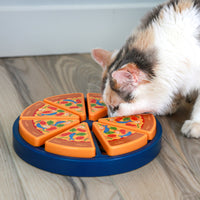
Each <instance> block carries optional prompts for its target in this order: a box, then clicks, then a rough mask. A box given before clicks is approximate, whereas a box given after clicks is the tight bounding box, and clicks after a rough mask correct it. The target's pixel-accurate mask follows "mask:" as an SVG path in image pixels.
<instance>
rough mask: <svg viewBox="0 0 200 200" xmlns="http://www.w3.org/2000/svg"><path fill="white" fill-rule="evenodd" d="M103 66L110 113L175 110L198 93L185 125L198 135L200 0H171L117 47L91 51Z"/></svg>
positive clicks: (184, 130)
mask: <svg viewBox="0 0 200 200" xmlns="http://www.w3.org/2000/svg"><path fill="white" fill-rule="evenodd" d="M92 57H93V58H94V60H95V61H96V62H97V63H98V64H100V65H101V66H102V67H103V80H102V95H103V99H104V101H105V103H106V104H107V106H108V110H109V115H110V116H122V115H132V114H140V113H153V114H156V115H165V114H168V113H173V112H175V111H176V109H177V106H178V104H179V102H180V100H181V98H184V97H186V96H188V95H190V94H192V93H193V92H197V95H198V96H197V98H196V101H195V104H194V108H193V111H192V114H191V119H190V120H186V121H185V123H184V124H183V126H182V133H183V134H184V135H185V136H187V137H194V138H199V137H200V0H170V1H168V2H166V3H164V4H162V5H159V6H157V7H156V8H154V9H153V10H152V11H151V12H150V13H149V14H148V15H147V16H146V17H145V18H144V19H143V20H142V22H141V25H140V26H139V27H138V28H137V29H136V30H135V31H134V32H133V33H132V34H131V36H130V37H129V38H128V40H127V41H126V43H125V45H124V46H123V47H122V48H121V49H120V50H118V51H113V52H109V51H106V50H103V49H94V50H93V51H92Z"/></svg>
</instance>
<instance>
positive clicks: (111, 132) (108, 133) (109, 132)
mask: <svg viewBox="0 0 200 200" xmlns="http://www.w3.org/2000/svg"><path fill="white" fill-rule="evenodd" d="M113 133H115V132H113V131H108V132H106V133H105V134H107V135H110V134H113Z"/></svg>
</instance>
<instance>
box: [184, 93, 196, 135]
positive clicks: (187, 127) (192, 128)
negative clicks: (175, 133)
mask: <svg viewBox="0 0 200 200" xmlns="http://www.w3.org/2000/svg"><path fill="white" fill-rule="evenodd" d="M181 132H182V133H183V135H185V136H186V137H193V138H200V93H199V94H198V97H197V99H196V102H195V104H194V107H193V111H192V115H191V119H190V120H186V121H185V123H184V124H183V126H182V129H181Z"/></svg>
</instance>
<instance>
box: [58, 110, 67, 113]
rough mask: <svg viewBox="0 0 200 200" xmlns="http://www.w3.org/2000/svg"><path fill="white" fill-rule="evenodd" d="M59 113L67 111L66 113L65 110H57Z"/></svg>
mask: <svg viewBox="0 0 200 200" xmlns="http://www.w3.org/2000/svg"><path fill="white" fill-rule="evenodd" d="M57 112H60V113H63V112H65V111H64V110H57Z"/></svg>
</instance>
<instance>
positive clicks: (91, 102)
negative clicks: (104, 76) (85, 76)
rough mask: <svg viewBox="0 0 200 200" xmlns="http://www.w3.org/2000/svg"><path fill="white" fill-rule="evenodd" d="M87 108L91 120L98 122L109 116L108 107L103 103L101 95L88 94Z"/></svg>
mask: <svg viewBox="0 0 200 200" xmlns="http://www.w3.org/2000/svg"><path fill="white" fill-rule="evenodd" d="M87 107H88V115H89V117H88V118H89V120H92V121H96V120H97V119H99V118H101V117H105V116H107V107H106V104H105V103H104V102H103V99H102V97H101V94H99V93H88V94H87Z"/></svg>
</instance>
